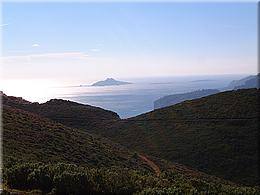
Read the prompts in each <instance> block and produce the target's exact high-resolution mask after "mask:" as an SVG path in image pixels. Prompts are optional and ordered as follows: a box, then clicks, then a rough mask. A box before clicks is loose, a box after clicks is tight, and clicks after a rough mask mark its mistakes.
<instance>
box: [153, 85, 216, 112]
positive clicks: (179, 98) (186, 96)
mask: <svg viewBox="0 0 260 195" xmlns="http://www.w3.org/2000/svg"><path fill="white" fill-rule="evenodd" d="M219 92H220V91H219V90H217V89H203V90H197V91H192V92H188V93H180V94H173V95H167V96H164V97H162V98H160V99H158V100H156V101H155V102H154V109H158V108H164V107H167V106H172V105H174V104H177V103H180V102H183V101H185V100H193V99H196V98H201V97H205V96H208V95H212V94H216V93H219Z"/></svg>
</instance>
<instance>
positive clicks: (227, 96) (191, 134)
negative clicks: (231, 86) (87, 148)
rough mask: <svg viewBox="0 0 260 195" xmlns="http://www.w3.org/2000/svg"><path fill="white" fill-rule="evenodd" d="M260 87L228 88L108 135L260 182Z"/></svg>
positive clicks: (129, 121)
mask: <svg viewBox="0 0 260 195" xmlns="http://www.w3.org/2000/svg"><path fill="white" fill-rule="evenodd" d="M258 97H259V90H257V89H244V90H237V91H228V92H222V93H218V94H215V95H211V96H208V97H204V98H200V99H196V100H191V101H185V102H183V103H180V104H177V105H174V106H170V107H167V108H163V109H158V110H155V111H153V112H149V113H146V114H143V115H140V116H137V117H134V118H129V119H126V120H121V121H119V122H117V123H116V124H111V126H110V127H109V129H104V131H102V132H101V134H102V135H104V136H106V137H110V138H112V139H113V140H114V141H116V142H119V143H121V144H123V145H125V146H127V147H128V148H132V149H135V150H138V151H141V152H145V153H147V154H150V155H154V156H157V157H160V158H164V159H167V160H170V161H172V162H178V163H181V164H184V165H188V166H191V167H193V168H196V169H199V170H201V171H204V172H206V173H208V174H212V175H216V176H218V177H222V178H225V179H228V180H231V181H234V182H237V183H242V184H252V185H254V184H257V183H258V167H257V164H258V161H257V160H258V153H257V151H258V144H257V143H258V142H257V138H258V130H259V124H258V108H259V101H258V100H259V99H258Z"/></svg>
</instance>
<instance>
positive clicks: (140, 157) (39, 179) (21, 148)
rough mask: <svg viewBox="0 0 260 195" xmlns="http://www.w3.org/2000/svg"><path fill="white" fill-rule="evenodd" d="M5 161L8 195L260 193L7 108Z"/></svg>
mask: <svg viewBox="0 0 260 195" xmlns="http://www.w3.org/2000/svg"><path fill="white" fill-rule="evenodd" d="M14 99H15V98H14ZM15 100H17V99H15ZM16 102H17V103H22V104H23V103H29V102H26V101H23V100H22V101H21V99H19V101H18V100H17V101H16ZM29 104H30V103H29ZM3 157H4V177H3V178H4V184H5V185H4V188H5V192H4V193H8V192H15V193H18V194H19V193H20V194H26V192H25V191H23V190H34V189H37V190H36V191H35V190H34V191H31V192H28V193H31V194H34V193H39V194H41V193H42V192H43V193H48V192H51V194H108V193H110V194H133V193H140V194H147V193H148V194H158V193H159V192H165V193H167V194H168V193H179V194H187V193H193V194H201V193H202V194H205V193H215V194H217V193H233V194H235V193H240V194H257V193H258V190H257V189H255V188H244V187H237V186H236V185H234V184H231V183H228V182H226V181H223V180H221V179H218V178H216V177H212V176H210V175H207V174H204V173H201V172H199V171H195V170H192V169H189V168H187V167H186V166H183V165H180V164H176V163H170V162H167V161H165V160H162V159H159V158H156V157H151V156H148V155H146V154H142V153H141V154H140V153H139V154H138V153H132V152H131V151H129V150H127V149H125V148H124V147H122V146H120V145H119V144H115V143H113V142H111V141H109V140H107V139H103V138H100V137H96V136H94V135H92V134H89V133H87V132H86V131H82V130H79V129H72V128H69V127H66V126H64V125H62V124H60V123H56V122H53V121H51V120H50V119H47V118H44V117H42V116H40V115H37V114H34V113H30V112H28V111H24V110H21V109H18V108H13V107H11V106H10V105H6V104H4V105H3ZM91 167H93V168H91ZM149 170H151V171H149ZM152 172H156V174H153V173H152ZM10 188H11V189H10ZM13 189H19V191H17V190H13Z"/></svg>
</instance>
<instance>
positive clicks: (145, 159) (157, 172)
mask: <svg viewBox="0 0 260 195" xmlns="http://www.w3.org/2000/svg"><path fill="white" fill-rule="evenodd" d="M138 156H139V158H141V159H142V160H143V161H144V162H145V163H146V164H147V165H148V166H149V167H151V168H152V169H153V170H154V172H155V174H156V175H157V176H159V175H160V173H161V170H160V168H159V167H158V166H157V165H156V164H155V163H154V162H153V161H151V160H150V159H148V158H147V157H146V156H144V155H142V154H138Z"/></svg>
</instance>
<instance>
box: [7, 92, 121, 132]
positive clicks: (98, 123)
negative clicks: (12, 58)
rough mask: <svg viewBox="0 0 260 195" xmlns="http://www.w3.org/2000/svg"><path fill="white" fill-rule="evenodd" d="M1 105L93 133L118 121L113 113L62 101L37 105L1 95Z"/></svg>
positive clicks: (51, 101) (117, 117) (57, 100)
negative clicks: (108, 123) (111, 122)
mask: <svg viewBox="0 0 260 195" xmlns="http://www.w3.org/2000/svg"><path fill="white" fill-rule="evenodd" d="M3 104H4V105H9V106H11V107H13V108H18V109H22V110H26V111H29V112H32V113H35V114H38V115H40V116H43V117H46V118H49V119H51V120H53V121H56V122H62V123H63V124H64V125H66V126H70V127H74V128H81V129H84V130H86V129H87V130H88V132H95V129H99V128H101V127H103V126H104V125H105V124H106V123H107V122H108V121H116V120H119V119H120V118H119V116H118V115H117V114H116V113H115V112H112V111H109V110H104V109H102V108H99V107H94V106H89V105H84V104H79V103H76V102H71V101H67V100H62V99H52V100H50V101H47V102H46V103H42V104H39V103H37V102H36V103H31V102H28V101H26V100H23V99H22V98H17V97H12V96H7V95H3Z"/></svg>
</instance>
